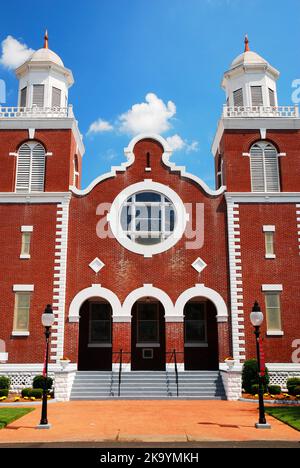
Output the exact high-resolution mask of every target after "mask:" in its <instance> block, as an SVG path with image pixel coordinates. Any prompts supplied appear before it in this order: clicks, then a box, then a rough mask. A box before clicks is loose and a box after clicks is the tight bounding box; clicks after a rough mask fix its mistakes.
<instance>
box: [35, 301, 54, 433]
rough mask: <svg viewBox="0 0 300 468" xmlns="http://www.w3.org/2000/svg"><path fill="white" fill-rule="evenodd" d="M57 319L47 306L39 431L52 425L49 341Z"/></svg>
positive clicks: (44, 319)
mask: <svg viewBox="0 0 300 468" xmlns="http://www.w3.org/2000/svg"><path fill="white" fill-rule="evenodd" d="M54 320H55V317H54V314H53V310H52V307H51V305H47V307H46V309H45V312H44V313H43V315H42V325H43V326H44V327H45V337H46V355H45V367H44V373H43V375H44V388H43V402H42V415H41V422H40V424H39V425H38V426H37V427H38V429H50V428H51V425H50V424H49V423H48V418H47V403H48V389H47V377H48V360H49V341H50V335H51V332H50V329H51V327H52V325H53V323H54Z"/></svg>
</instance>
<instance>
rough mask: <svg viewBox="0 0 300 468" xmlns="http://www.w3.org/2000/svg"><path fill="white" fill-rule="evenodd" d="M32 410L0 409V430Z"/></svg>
mask: <svg viewBox="0 0 300 468" xmlns="http://www.w3.org/2000/svg"><path fill="white" fill-rule="evenodd" d="M33 410H34V408H0V429H3V428H4V427H5V426H7V425H8V424H10V423H11V422H13V421H15V420H16V419H19V418H22V417H23V416H25V414H27V413H30V412H31V411H33Z"/></svg>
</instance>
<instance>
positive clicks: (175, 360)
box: [174, 349, 179, 397]
mask: <svg viewBox="0 0 300 468" xmlns="http://www.w3.org/2000/svg"><path fill="white" fill-rule="evenodd" d="M174 364H175V378H176V387H177V397H179V379H178V368H177V358H176V349H174Z"/></svg>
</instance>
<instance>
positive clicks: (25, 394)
mask: <svg viewBox="0 0 300 468" xmlns="http://www.w3.org/2000/svg"><path fill="white" fill-rule="evenodd" d="M31 391H32V388H23V390H22V391H21V395H22V397H23V398H28V397H29V394H30V392H31Z"/></svg>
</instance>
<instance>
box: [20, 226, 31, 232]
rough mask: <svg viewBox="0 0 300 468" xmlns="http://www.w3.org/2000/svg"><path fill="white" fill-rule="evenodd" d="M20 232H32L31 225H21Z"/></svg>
mask: <svg viewBox="0 0 300 468" xmlns="http://www.w3.org/2000/svg"><path fill="white" fill-rule="evenodd" d="M21 232H33V226H21Z"/></svg>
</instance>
